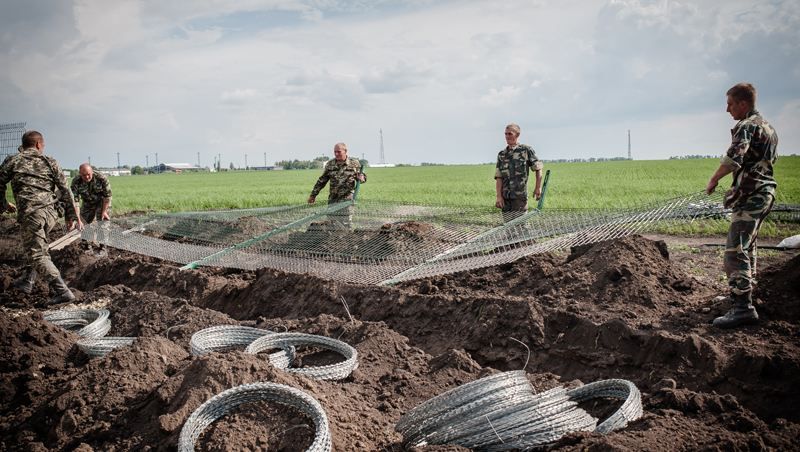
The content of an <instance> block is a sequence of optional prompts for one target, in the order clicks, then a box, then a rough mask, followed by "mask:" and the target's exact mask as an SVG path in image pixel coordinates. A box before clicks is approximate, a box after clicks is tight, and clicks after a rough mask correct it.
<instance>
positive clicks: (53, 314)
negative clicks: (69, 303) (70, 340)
mask: <svg viewBox="0 0 800 452" xmlns="http://www.w3.org/2000/svg"><path fill="white" fill-rule="evenodd" d="M108 316H109V312H108V310H107V309H62V310H57V311H45V312H44V314H43V317H44V319H45V320H47V321H48V322H50V323H52V324H54V325H57V326H60V327H62V328H64V329H68V330H73V329H74V328H76V327H78V326H81V328H80V329H79V330H77V331H75V333H77V334H78V335H79V336H81V337H88V338H99V337H103V336H105V335H106V333H108V330H110V329H111V322H110V321H109V320H108ZM83 325H85V326H83Z"/></svg>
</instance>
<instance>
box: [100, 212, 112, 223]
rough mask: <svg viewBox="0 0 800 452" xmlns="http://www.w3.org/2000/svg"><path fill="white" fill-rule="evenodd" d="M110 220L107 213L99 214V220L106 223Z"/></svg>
mask: <svg viewBox="0 0 800 452" xmlns="http://www.w3.org/2000/svg"><path fill="white" fill-rule="evenodd" d="M110 219H111V217H109V216H108V212H107V211H106V212H103V213H101V214H100V220H103V221H108V220H110Z"/></svg>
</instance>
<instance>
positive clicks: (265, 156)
mask: <svg viewBox="0 0 800 452" xmlns="http://www.w3.org/2000/svg"><path fill="white" fill-rule="evenodd" d="M264 169H267V153H266V152H265V153H264Z"/></svg>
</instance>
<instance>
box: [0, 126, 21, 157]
mask: <svg viewBox="0 0 800 452" xmlns="http://www.w3.org/2000/svg"><path fill="white" fill-rule="evenodd" d="M24 133H25V123H24V122H12V123H8V124H0V163H2V162H3V161H4V160H5V159H6V157H8V156H9V155H14V154H16V153H17V148H18V147H19V145H20V144H22V135H23V134H24Z"/></svg>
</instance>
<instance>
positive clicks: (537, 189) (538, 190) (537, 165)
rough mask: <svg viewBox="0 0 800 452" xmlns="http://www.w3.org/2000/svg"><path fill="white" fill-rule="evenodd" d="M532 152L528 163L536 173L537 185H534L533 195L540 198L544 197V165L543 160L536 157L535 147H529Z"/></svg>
mask: <svg viewBox="0 0 800 452" xmlns="http://www.w3.org/2000/svg"><path fill="white" fill-rule="evenodd" d="M529 149H530V151H529V152H530V153H529V154H528V165H530V168H531V169H533V171H534V173H535V175H536V185H535V186H534V187H533V197H534V198H536V199H537V200H539V199H540V198H541V197H542V168H544V165H543V164H542V161H541V160H539V158H538V157H536V151H534V150H533V148H529Z"/></svg>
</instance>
